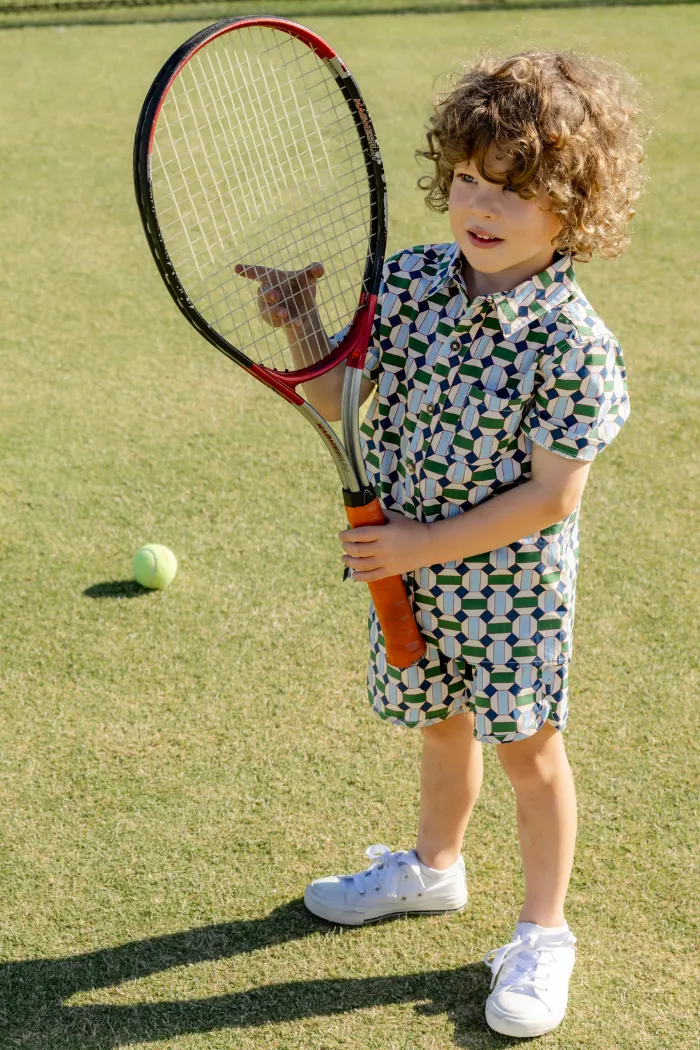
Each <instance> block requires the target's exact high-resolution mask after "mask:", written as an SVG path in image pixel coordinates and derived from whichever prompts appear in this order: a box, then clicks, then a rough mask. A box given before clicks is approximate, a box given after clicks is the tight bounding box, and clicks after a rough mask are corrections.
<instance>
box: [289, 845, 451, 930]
mask: <svg viewBox="0 0 700 1050" xmlns="http://www.w3.org/2000/svg"><path fill="white" fill-rule="evenodd" d="M365 853H366V855H367V856H368V857H369V858H370V859H371V860H373V861H374V863H373V864H371V865H370V867H369V868H367V869H366V870H365V871H360V872H358V873H357V874H356V875H327V876H326V877H325V878H322V879H314V881H313V882H311V883H309V885H308V886H307V887H306V891H305V893H304V904H305V905H306V907H307V908H308V909H309V911H310V912H312V913H313V914H314V915H318V916H319V917H320V918H322V919H327V920H328V921H329V922H337V923H340V924H342V925H347V926H363V925H364V924H365V923H367V922H378V921H379V920H380V919H387V918H392V917H395V916H398V915H444V914H445V913H446V912H456V911H462V909H463V908H464V906H465V904H466V903H467V878H466V874H465V868H464V859H463V858H462V857H461V856H459V857H458V858H457V860H456V861H455V862H454V864H453V865H452V867H451V868H447V869H446V870H445V871H438V870H437V869H435V868H428V867H426V866H425V865H424V864H422V863H421V862H420V861H419V859H418V857H417V856H416V852H415V850H409V851H406V850H397V851H396V852H395V853H392V852H391V850H390V849H389V847H388V846H383V845H380V844H377V845H374V846H369V847H368V848H367V849H366V850H365Z"/></svg>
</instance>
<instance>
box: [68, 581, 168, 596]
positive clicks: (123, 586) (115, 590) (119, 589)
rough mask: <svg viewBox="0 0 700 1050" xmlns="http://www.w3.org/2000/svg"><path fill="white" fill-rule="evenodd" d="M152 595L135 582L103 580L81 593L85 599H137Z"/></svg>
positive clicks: (146, 588)
mask: <svg viewBox="0 0 700 1050" xmlns="http://www.w3.org/2000/svg"><path fill="white" fill-rule="evenodd" d="M152 593H153V592H152V591H150V590H149V589H148V587H142V586H141V584H140V583H137V582H136V580H105V581H104V583H93V584H92V586H91V587H86V588H85V590H84V591H83V594H84V595H85V597H86V598H139V597H140V596H141V595H142V594H152Z"/></svg>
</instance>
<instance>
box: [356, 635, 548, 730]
mask: <svg viewBox="0 0 700 1050" xmlns="http://www.w3.org/2000/svg"><path fill="white" fill-rule="evenodd" d="M370 652H371V656H370V664H369V671H368V676H367V695H368V700H369V703H370V706H371V707H372V709H373V710H374V711H375V713H376V714H378V715H379V717H380V718H382V719H384V720H385V721H388V722H392V723H394V724H396V725H398V726H400V727H402V728H407V729H408V728H413V727H419V728H425V727H426V726H429V725H432V724H433V723H435V722H438V721H442V720H443V719H445V718H449V717H450V716H451V715H455V714H459V713H460V712H462V711H464V712H465V713H466V712H468V711H471V712H473V714H474V736H475V738H476V739H477V740H479V741H481V742H482V743H496V744H507V743H511V742H512V741H514V740H524V739H526V738H527V737H529V736H534V734H535V733H537V732H538V731H539V730H540V729H541V728H542V726H543V725H544V723H545V722H549V723H550V725H552V726H553V727H554V728H555V729H557V730H558V731H560V732H562V731H563V730H564V729H565V728H566V722H567V718H568V665H567V664H543V665H542V666H541V667H535V665H534V664H519V665H517V666H513V667H497V666H494V665H493V664H490V663H488V662H483V663H481V664H478V665H476V666H472V665H471V664H470V663H469V662H468V661H467V660H465V659H464V657H462V656H457V657H455V659H454V660H451V659H450V658H449V657H446V656H445V655H444V653H442V652H441V651H440V650H439V649H437V648H436V647H435V646H432V645H428V647H427V650H426V653H425V655H424V656H423V657H422V658H421V659H420V660H419V661H418V662H417V663H415V664H413V665H412V666H411V667H407V668H398V667H392V666H391V664H389V663H387V659H386V650H385V648H384V639H383V638H382V637H381V631H380V630H378V627H377V621H376V618H372V619H371V620H370Z"/></svg>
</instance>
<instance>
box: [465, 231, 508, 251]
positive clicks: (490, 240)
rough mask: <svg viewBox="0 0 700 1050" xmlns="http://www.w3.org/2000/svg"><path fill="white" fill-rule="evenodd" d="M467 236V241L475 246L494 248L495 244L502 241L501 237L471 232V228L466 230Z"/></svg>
mask: <svg viewBox="0 0 700 1050" xmlns="http://www.w3.org/2000/svg"><path fill="white" fill-rule="evenodd" d="M467 235H468V237H469V243H470V244H473V245H474V247H475V248H495V247H496V245H497V244H502V243H503V238H502V237H486V236H485V235H482V234H479V233H472V231H471V230H467Z"/></svg>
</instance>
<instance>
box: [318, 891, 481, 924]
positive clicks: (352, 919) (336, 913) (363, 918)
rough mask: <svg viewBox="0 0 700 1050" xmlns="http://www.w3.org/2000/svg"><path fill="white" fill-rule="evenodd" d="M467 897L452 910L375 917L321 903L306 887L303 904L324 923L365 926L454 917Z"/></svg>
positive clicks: (408, 910) (396, 911)
mask: <svg viewBox="0 0 700 1050" xmlns="http://www.w3.org/2000/svg"><path fill="white" fill-rule="evenodd" d="M467 900H468V896H467V897H465V899H464V903H463V904H457V905H456V906H455V907H453V908H396V909H392V910H390V911H382V912H379V913H378V914H376V915H368V914H367V912H364V911H360V910H357V911H356V910H353V909H350V908H333V907H332V906H331V905H328V904H326V903H325V902H323V901H318V900H316V898H315V897H314V894H313V892H312V891H311V887H310V886H307V888H306V891H305V893H304V904H305V905H306V907H307V908H308V910H309V911H310V912H311V914H312V915H316V916H317V917H318V918H319V919H325V920H326V922H334V923H337V924H338V925H339V926H367V925H368V924H369V923H374V922H385V921H387V920H390V919H401V918H407V917H409V916H411V915H456V914H457V913H458V912H461V911H464V909H465V908H466V906H467Z"/></svg>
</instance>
